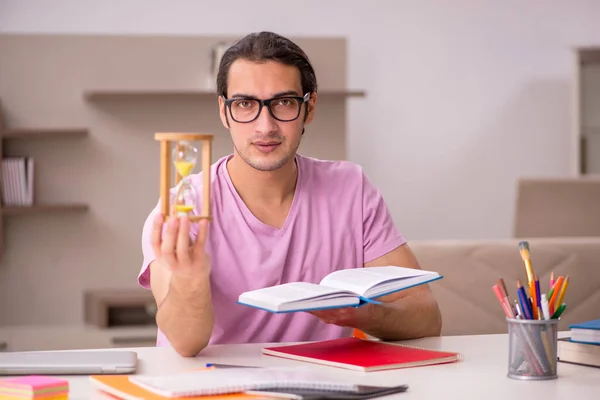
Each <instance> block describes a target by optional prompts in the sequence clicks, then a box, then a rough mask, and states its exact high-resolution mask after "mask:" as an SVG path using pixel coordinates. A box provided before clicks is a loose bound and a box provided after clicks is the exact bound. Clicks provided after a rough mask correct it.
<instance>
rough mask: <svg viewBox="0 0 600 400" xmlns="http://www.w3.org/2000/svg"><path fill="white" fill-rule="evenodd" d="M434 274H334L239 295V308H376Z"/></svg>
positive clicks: (379, 270)
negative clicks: (371, 305) (382, 299)
mask: <svg viewBox="0 0 600 400" xmlns="http://www.w3.org/2000/svg"><path fill="white" fill-rule="evenodd" d="M441 278H442V276H441V275H440V274H438V273H437V272H433V271H426V270H421V269H414V268H405V267H396V266H382V267H368V268H352V269H344V270H338V271H334V272H332V273H330V274H328V275H327V276H325V277H324V278H323V279H322V280H321V281H320V282H319V283H311V282H289V283H284V284H281V285H276V286H270V287H266V288H261V289H256V290H251V291H247V292H244V293H242V294H240V296H239V298H238V301H237V302H238V304H243V305H246V306H250V307H255V308H259V309H262V310H266V311H270V312H273V313H285V312H297V311H309V310H319V309H327V308H339V307H350V306H361V305H364V304H366V303H375V304H379V301H377V300H376V299H377V298H378V297H382V296H385V295H388V294H390V293H394V292H398V291H400V290H405V289H408V288H411V287H414V286H418V285H422V284H425V283H428V282H432V281H435V280H438V279H441Z"/></svg>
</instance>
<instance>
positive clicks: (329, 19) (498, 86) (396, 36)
mask: <svg viewBox="0 0 600 400" xmlns="http://www.w3.org/2000/svg"><path fill="white" fill-rule="evenodd" d="M108 4H111V6H108ZM599 20H600V2H598V1H594V0H588V1H583V0H581V1H577V0H569V1H563V2H548V1H542V0H535V1H534V0H528V1H516V0H512V1H476V0H473V1H467V0H460V1H459V0H455V1H452V2H447V1H443V0H439V1H423V0H420V1H419V0H415V1H401V0H389V1H377V2H366V1H364V0H329V1H322V0H304V1H303V2H301V3H297V2H296V3H294V2H283V3H282V2H272V1H263V0H254V1H250V2H249V1H240V2H235V1H234V2H232V1H227V2H219V1H197V0H196V1H194V0H187V1H169V2H164V1H163V2H159V1H149V0H120V1H118V2H105V1H90V0H87V1H85V0H55V1H53V2H51V3H50V2H44V1H34V0H0V31H2V32H69V33H79V32H81V33H131V34H149V33H152V34H240V35H242V34H245V33H247V32H249V31H254V30H274V31H277V32H279V33H282V34H285V35H298V36H310V35H327V34H332V35H346V36H347V37H348V38H349V40H350V48H349V57H350V71H349V82H348V85H349V86H350V87H351V88H357V89H365V90H366V91H367V92H368V97H367V98H366V99H364V100H362V99H354V100H352V101H351V102H352V103H351V109H350V117H349V118H350V119H349V129H350V145H349V146H350V148H349V154H350V158H351V159H352V160H354V161H356V162H358V163H360V164H362V165H364V166H365V168H366V170H367V172H368V173H369V174H370V176H371V177H372V179H373V180H374V181H375V183H376V184H377V185H379V187H380V188H381V190H382V191H383V193H384V195H385V196H386V198H387V200H388V203H389V205H390V208H391V210H392V212H393V215H394V217H395V218H396V221H397V223H398V224H399V226H400V228H401V229H402V230H403V231H404V232H405V234H406V235H407V236H408V237H409V238H410V239H437V238H502V237H508V236H510V234H511V229H512V215H513V202H514V196H515V191H514V188H515V182H516V179H517V178H518V177H520V176H549V175H567V174H569V172H570V165H571V163H572V161H573V160H571V159H570V154H571V151H572V149H571V147H570V146H571V143H572V140H571V132H570V123H571V119H570V118H571V115H570V109H569V101H570V98H569V96H570V84H571V74H572V70H571V69H572V60H571V53H570V47H572V46H579V45H592V44H600V23H599V22H598V21H599ZM0 56H1V55H0Z"/></svg>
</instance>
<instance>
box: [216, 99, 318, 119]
mask: <svg viewBox="0 0 600 400" xmlns="http://www.w3.org/2000/svg"><path fill="white" fill-rule="evenodd" d="M309 99H310V93H306V94H305V95H304V96H302V97H301V96H278V97H274V98H272V99H266V100H259V99H256V98H251V97H239V98H235V99H225V106H226V107H227V108H229V114H230V115H231V118H232V119H233V120H234V121H235V122H240V123H248V122H252V121H254V120H255V119H256V118H258V116H259V115H260V111H261V110H262V108H263V106H264V107H267V109H268V110H269V114H271V116H272V117H273V118H275V119H276V120H278V121H281V122H290V121H294V120H295V119H297V118H298V117H299V116H300V110H301V109H302V105H303V104H304V103H306V102H307V101H308V100H309Z"/></svg>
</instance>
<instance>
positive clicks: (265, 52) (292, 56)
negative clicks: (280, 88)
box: [217, 32, 317, 97]
mask: <svg viewBox="0 0 600 400" xmlns="http://www.w3.org/2000/svg"><path fill="white" fill-rule="evenodd" d="M240 58H243V59H246V60H249V61H254V62H265V61H277V62H280V63H282V64H286V65H293V66H295V67H296V68H298V70H299V71H300V79H301V84H302V93H301V94H305V93H307V92H316V91H317V77H316V75H315V71H314V69H313V67H312V65H311V64H310V61H309V59H308V56H307V55H306V54H305V53H304V51H303V50H302V49H301V48H300V47H299V46H298V45H297V44H296V43H294V42H292V41H291V40H289V39H287V38H285V37H283V36H280V35H278V34H276V33H273V32H256V33H251V34H249V35H247V36H244V37H243V38H241V39H240V40H238V41H237V42H235V43H234V44H233V45H232V46H231V47H229V48H228V49H227V50H226V51H225V53H224V54H223V57H222V58H221V62H220V63H219V72H218V73H217V94H218V95H222V96H224V97H227V81H228V79H227V78H228V75H229V68H230V67H231V64H233V63H234V61H236V60H238V59H240Z"/></svg>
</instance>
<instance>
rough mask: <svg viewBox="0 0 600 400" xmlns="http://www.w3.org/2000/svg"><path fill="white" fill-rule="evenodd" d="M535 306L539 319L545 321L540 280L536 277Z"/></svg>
mask: <svg viewBox="0 0 600 400" xmlns="http://www.w3.org/2000/svg"><path fill="white" fill-rule="evenodd" d="M535 299H536V300H535V304H536V306H537V308H538V314H539V316H540V318H539V319H544V317H543V313H542V295H541V294H540V280H539V279H538V277H537V275H536V276H535Z"/></svg>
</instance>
